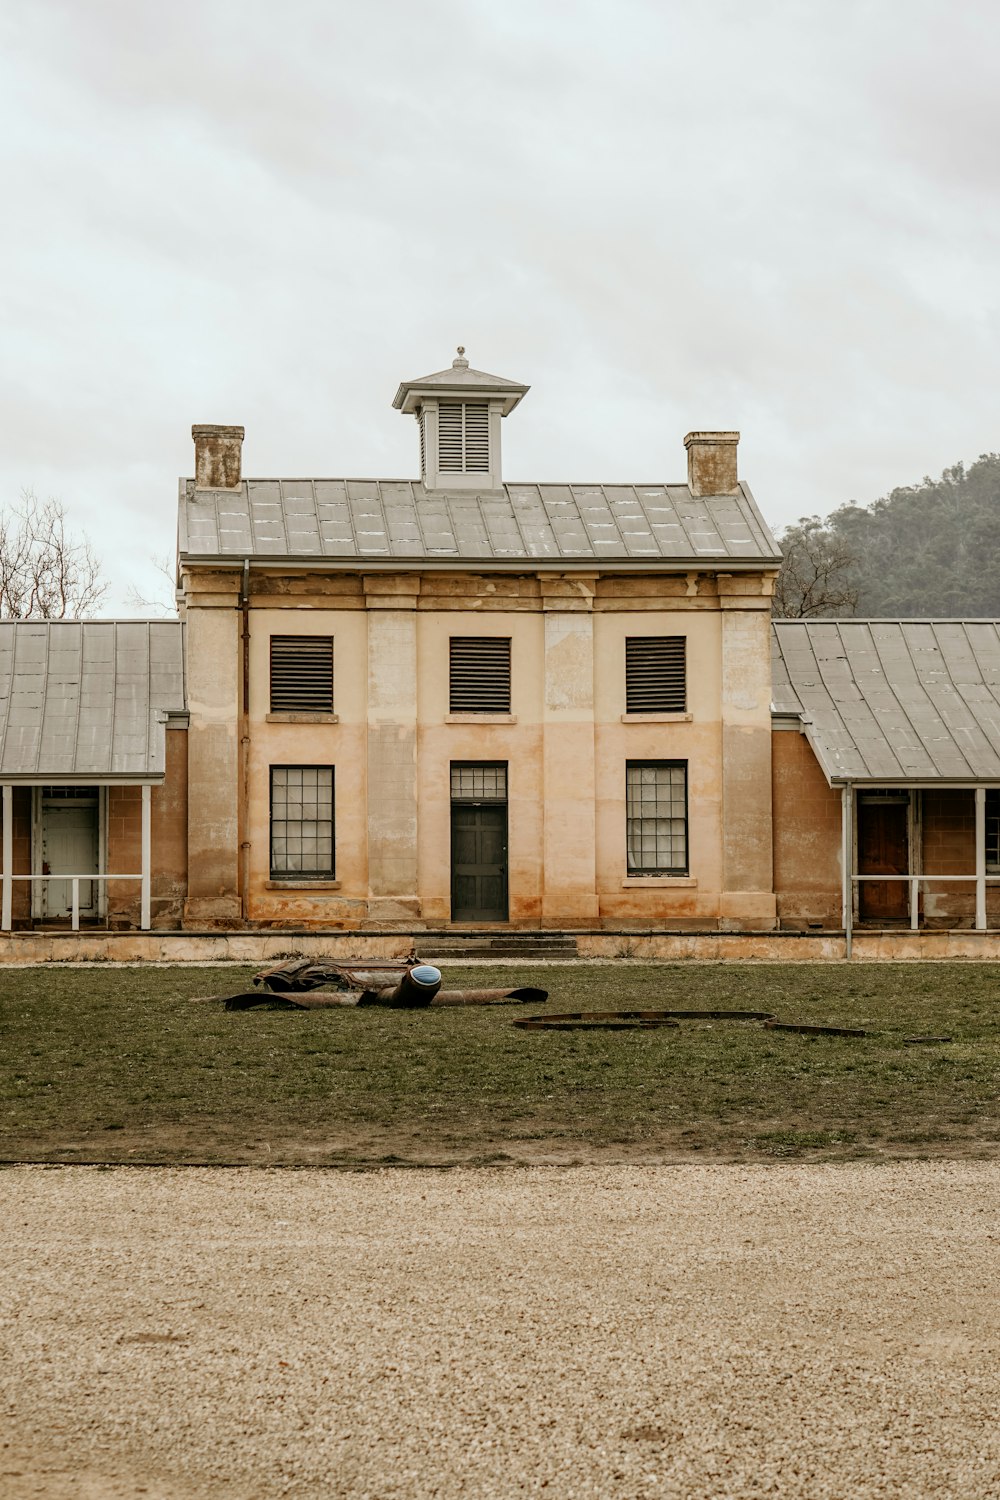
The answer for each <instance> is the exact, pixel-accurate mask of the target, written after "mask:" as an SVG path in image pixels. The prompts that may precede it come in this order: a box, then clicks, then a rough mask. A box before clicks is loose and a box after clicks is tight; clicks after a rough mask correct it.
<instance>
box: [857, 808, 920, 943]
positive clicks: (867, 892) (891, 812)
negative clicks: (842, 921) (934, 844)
mask: <svg viewBox="0 0 1000 1500" xmlns="http://www.w3.org/2000/svg"><path fill="white" fill-rule="evenodd" d="M908 813H909V807H908V804H907V803H906V802H903V801H899V802H878V801H871V802H865V801H860V802H859V804H858V874H859V875H905V874H907V872H908V870H909V867H910V866H909V844H908V839H907V820H908ZM858 885H859V887H860V896H859V898H858V912H859V915H860V917H861V920H862V922H897V921H901V920H904V919H905V918H906V917H907V916H908V914H909V909H910V890H909V885H908V883H907V882H906V881H905V880H887V881H885V883H883V882H882V881H880V880H861V881H859V882H858Z"/></svg>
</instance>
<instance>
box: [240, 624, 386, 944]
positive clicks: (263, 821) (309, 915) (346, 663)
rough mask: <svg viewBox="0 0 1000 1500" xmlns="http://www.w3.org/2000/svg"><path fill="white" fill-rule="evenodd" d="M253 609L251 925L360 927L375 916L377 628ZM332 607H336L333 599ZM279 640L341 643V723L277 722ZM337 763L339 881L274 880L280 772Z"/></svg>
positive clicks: (337, 668)
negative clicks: (274, 771)
mask: <svg viewBox="0 0 1000 1500" xmlns="http://www.w3.org/2000/svg"><path fill="white" fill-rule="evenodd" d="M251 599H252V600H253V604H254V607H252V608H251V610H250V788H249V791H250V796H249V817H248V820H247V821H248V837H249V842H250V862H249V863H250V902H249V908H250V910H249V915H250V919H251V920H252V921H255V922H268V921H272V922H277V921H280V922H283V923H295V924H298V923H301V924H303V925H310V924H316V923H324V924H328V925H329V926H331V927H333V926H338V925H341V924H346V925H348V926H355V925H358V924H360V923H363V922H365V921H366V920H367V916H368V849H367V822H366V817H365V805H366V797H367V791H366V784H367V770H366V762H367V746H368V721H367V712H368V710H367V697H368V691H367V686H368V684H367V659H368V621H369V616H368V614H367V613H366V612H365V611H364V610H363V609H360V608H358V609H350V608H340V609H329V608H327V609H324V608H320V607H316V606H310V607H308V608H284V609H274V608H267V607H266V605H265V604H263V603H262V601H260V600H259V599H255V598H254V596H253V594H251ZM327 602H329V601H327ZM272 635H330V636H333V680H334V704H335V708H336V716H337V722H336V723H315V722H313V721H311V720H310V719H309V718H307V717H303V718H301V719H297V720H295V719H291V718H288V717H282V718H276V719H273V720H269V709H270V660H271V658H270V638H271V636H272ZM299 765H321V766H326V765H332V766H333V767H334V768H335V769H334V798H335V856H334V857H335V874H336V881H335V882H334V883H333V884H331V883H329V882H323V883H319V884H318V883H316V882H314V881H302V882H298V883H293V882H289V881H281V882H280V883H274V884H272V883H271V880H270V768H271V766H299Z"/></svg>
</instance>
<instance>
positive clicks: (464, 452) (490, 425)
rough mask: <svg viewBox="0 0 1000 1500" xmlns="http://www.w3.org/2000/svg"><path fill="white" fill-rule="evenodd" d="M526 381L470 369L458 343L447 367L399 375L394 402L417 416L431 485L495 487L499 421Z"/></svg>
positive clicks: (423, 472) (424, 473) (498, 483)
mask: <svg viewBox="0 0 1000 1500" xmlns="http://www.w3.org/2000/svg"><path fill="white" fill-rule="evenodd" d="M527 389H528V387H527V386H526V385H518V383H517V381H516V380H504V378H503V377H502V376H500V375H488V374H487V373H486V371H485V370H473V369H470V367H469V361H468V360H467V359H466V357H465V349H464V348H463V346H462V345H461V344H459V346H458V355H457V358H455V359H453V360H452V362H451V369H450V370H437V371H436V372H435V373H434V374H433V375H425V376H424V378H423V379H422V380H404V381H403V384H402V385H401V386H400V387H399V390H398V391H397V392H396V399H395V400H394V401H393V403H392V404H393V406H395V407H396V409H397V410H398V411H402V412H407V413H408V414H409V415H410V416H412V417H416V419H417V425H418V427H419V429H420V478H421V480H422V482H423V483H424V484H425V485H426V486H427V488H428V489H430V490H469V489H486V490H500V489H501V488H502V487H503V479H502V476H501V467H500V421H501V418H503V417H505V416H507V414H508V412H512V411H513V410H514V407H515V406H516V405H517V403H518V402H519V401H520V399H521V397H522V396H523V395H524V394H525V392H526V391H527Z"/></svg>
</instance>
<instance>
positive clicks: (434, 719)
mask: <svg viewBox="0 0 1000 1500" xmlns="http://www.w3.org/2000/svg"><path fill="white" fill-rule="evenodd" d="M542 619H543V617H542V615H541V614H538V613H535V614H527V613H520V614H507V613H500V612H496V611H490V612H488V613H475V612H473V611H471V610H469V611H464V610H433V611H426V612H425V611H420V612H419V613H418V615H417V626H418V649H417V674H418V681H419V684H420V701H419V716H420V728H419V740H418V750H417V765H418V777H419V807H420V847H419V876H418V886H419V890H420V893H421V898H422V899H421V914H422V916H423V918H424V920H425V921H426V922H430V923H441V922H449V921H450V920H451V788H450V766H451V762H452V761H453V760H486V761H507V762H508V765H509V769H508V789H507V790H508V799H509V803H508V851H507V858H508V888H509V892H510V920H511V921H512V922H525V923H535V924H537V923H538V922H539V921H540V919H541V914H542V892H543V885H542V852H543V833H544V822H543V817H542V812H541V809H542V793H543V784H542V691H543V671H542V668H543V662H542V640H543V636H542ZM453 635H481V636H509V637H510V640H511V714H510V716H509V717H507V718H506V721H505V718H504V716H497V718H496V719H492V718H491V716H483V715H478V714H477V715H475V716H473V715H471V714H470V715H460V716H456V719H455V721H454V722H448V720H449V717H450V716H449V712H448V640H449V637H450V636H453ZM442 664H443V666H442ZM484 717H487V718H491V722H489V723H484V722H483V718H484Z"/></svg>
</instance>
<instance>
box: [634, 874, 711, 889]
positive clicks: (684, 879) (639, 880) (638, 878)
mask: <svg viewBox="0 0 1000 1500" xmlns="http://www.w3.org/2000/svg"><path fill="white" fill-rule="evenodd" d="M671 885H673V886H680V887H681V888H682V889H684V890H697V888H698V881H697V880H696V879H695V878H694V877H693V876H691V875H627V876H626V877H625V879H624V880H623V881H622V890H623V891H626V890H631V888H632V887H633V886H639V887H644V886H671Z"/></svg>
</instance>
